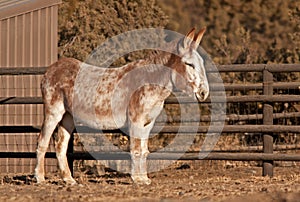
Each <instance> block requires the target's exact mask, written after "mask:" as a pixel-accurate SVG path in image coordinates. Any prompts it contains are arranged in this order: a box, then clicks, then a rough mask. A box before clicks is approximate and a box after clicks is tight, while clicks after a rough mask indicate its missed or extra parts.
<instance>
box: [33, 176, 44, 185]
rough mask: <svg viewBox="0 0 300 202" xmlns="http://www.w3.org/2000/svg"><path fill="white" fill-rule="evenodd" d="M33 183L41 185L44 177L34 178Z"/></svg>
mask: <svg viewBox="0 0 300 202" xmlns="http://www.w3.org/2000/svg"><path fill="white" fill-rule="evenodd" d="M34 181H36V183H38V184H42V183H44V182H45V177H41V176H34Z"/></svg>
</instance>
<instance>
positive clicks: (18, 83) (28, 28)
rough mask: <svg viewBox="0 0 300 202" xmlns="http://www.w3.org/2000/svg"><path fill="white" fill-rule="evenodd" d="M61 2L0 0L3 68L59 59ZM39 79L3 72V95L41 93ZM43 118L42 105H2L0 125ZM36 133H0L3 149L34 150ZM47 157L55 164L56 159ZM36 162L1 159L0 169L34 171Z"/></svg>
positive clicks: (39, 64) (0, 63)
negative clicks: (59, 11) (59, 12)
mask: <svg viewBox="0 0 300 202" xmlns="http://www.w3.org/2000/svg"><path fill="white" fill-rule="evenodd" d="M60 2H61V1H60V0H34V1H33V0H0V71H1V67H20V68H22V67H36V68H38V67H44V66H49V65H50V64H51V63H53V62H55V61H56V60H57V18H58V16H57V15H58V4H59V3H60ZM40 79H41V76H30V75H26V76H25V75H24V76H0V97H35V96H41V94H40V87H39V86H40ZM42 118H43V111H42V105H0V125H9V126H13V125H41V123H42ZM37 135H38V134H32V133H24V134H11V133H10V134H0V151H18V152H21V151H26V152H31V151H35V149H36V139H37ZM51 150H53V146H52V148H51ZM47 161H48V164H51V165H54V169H55V168H56V161H54V160H47ZM34 164H35V159H0V172H32V171H33V167H34ZM52 167H53V166H52ZM49 169H50V170H51V166H50V167H48V170H49Z"/></svg>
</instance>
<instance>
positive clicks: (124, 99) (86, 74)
mask: <svg viewBox="0 0 300 202" xmlns="http://www.w3.org/2000/svg"><path fill="white" fill-rule="evenodd" d="M204 32H205V28H203V29H201V30H200V31H199V32H198V33H195V29H194V28H193V29H192V30H191V31H190V32H188V33H187V34H186V35H185V37H183V38H182V39H180V40H176V41H173V42H169V43H170V44H169V46H170V47H172V48H173V49H174V50H176V54H174V53H168V52H164V51H158V52H157V53H156V54H154V55H152V56H151V57H149V58H146V59H143V60H138V61H135V62H131V63H129V64H127V65H124V66H122V67H119V68H101V67H96V66H92V65H89V64H86V63H83V62H80V61H78V60H76V59H73V58H63V59H60V60H59V61H57V62H56V63H54V64H52V65H51V66H49V67H48V69H47V71H46V73H45V75H44V76H43V79H42V81H41V91H42V97H43V102H44V120H43V124H42V129H41V132H40V134H39V138H38V146H37V151H36V152H37V163H36V168H35V178H36V180H37V182H38V183H40V182H43V181H44V180H45V178H44V158H45V153H46V151H47V147H48V145H49V141H50V138H51V136H52V134H53V131H54V130H55V128H56V126H58V133H57V142H56V145H55V147H56V156H57V159H58V165H59V169H60V172H61V177H62V178H63V180H64V181H65V182H66V183H68V184H75V183H76V181H75V180H74V179H73V178H72V176H71V172H70V169H69V166H68V162H67V157H66V152H67V146H68V142H69V139H70V136H71V133H72V131H73V130H74V129H75V124H74V120H79V121H80V122H82V123H84V124H86V125H88V126H89V127H92V128H97V129H117V128H120V127H127V128H128V132H129V135H130V154H131V178H132V180H133V182H134V183H137V184H150V183H151V181H150V179H149V178H148V176H147V165H146V158H147V156H148V154H149V151H148V136H149V134H150V131H151V129H152V128H153V125H154V122H155V120H156V118H157V117H158V115H159V114H160V112H161V110H162V109H163V104H164V101H165V99H166V98H167V97H168V96H169V95H170V94H171V90H172V89H173V88H177V89H179V90H181V91H183V92H187V93H191V94H192V95H194V96H195V97H196V98H197V99H198V100H199V101H200V102H201V101H204V100H205V99H206V98H207V97H208V95H209V86H208V81H207V77H206V72H205V68H204V61H203V59H202V57H201V56H200V55H199V54H198V52H197V48H198V46H199V44H200V41H201V39H202V37H203V34H204ZM153 64H154V65H153ZM147 65H148V66H147ZM163 67H164V68H163ZM130 72H134V75H135V76H136V77H135V78H138V79H136V80H138V81H139V83H140V84H139V85H138V86H136V85H134V84H136V81H132V78H130V77H129V78H126V75H128V74H129V73H130ZM143 82H145V83H143ZM130 86H131V87H130ZM89 87H92V88H93V89H94V91H92V90H89ZM130 88H134V89H133V90H134V91H133V90H132V89H131V90H130ZM113 98H116V99H113ZM112 105H114V106H112Z"/></svg>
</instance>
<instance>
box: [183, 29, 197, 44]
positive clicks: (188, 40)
mask: <svg viewBox="0 0 300 202" xmlns="http://www.w3.org/2000/svg"><path fill="white" fill-rule="evenodd" d="M194 36H195V28H193V29H191V31H189V32H188V33H187V34H186V35H185V37H184V39H183V48H188V47H190V46H191V44H192V42H193V40H194Z"/></svg>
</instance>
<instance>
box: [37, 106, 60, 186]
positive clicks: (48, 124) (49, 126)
mask: <svg viewBox="0 0 300 202" xmlns="http://www.w3.org/2000/svg"><path fill="white" fill-rule="evenodd" d="M44 112H45V113H44V122H43V125H42V129H41V133H40V134H39V138H38V147H37V150H36V167H35V178H36V180H37V182H38V183H40V182H43V181H45V168H44V161H45V153H46V151H47V148H48V145H49V142H50V138H51V136H52V134H53V131H54V130H55V128H56V126H57V124H58V123H59V122H60V121H61V119H62V117H63V115H64V113H65V108H64V105H63V103H57V104H56V105H52V106H51V107H48V106H45V105H44Z"/></svg>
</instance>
